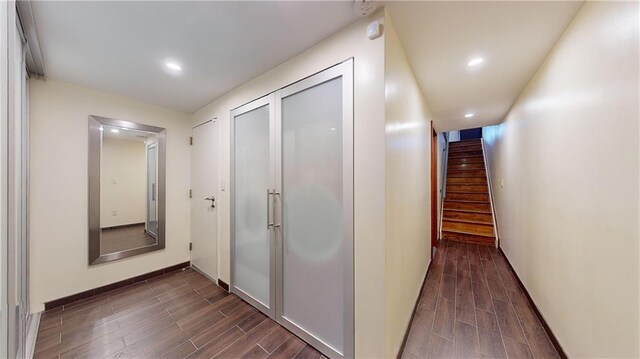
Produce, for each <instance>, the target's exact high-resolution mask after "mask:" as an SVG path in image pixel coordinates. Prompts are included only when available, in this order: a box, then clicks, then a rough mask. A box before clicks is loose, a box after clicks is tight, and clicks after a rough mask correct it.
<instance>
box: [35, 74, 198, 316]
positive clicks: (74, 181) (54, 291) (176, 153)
mask: <svg viewBox="0 0 640 359" xmlns="http://www.w3.org/2000/svg"><path fill="white" fill-rule="evenodd" d="M29 87H30V101H29V102H30V104H29V105H30V107H29V109H30V136H31V138H30V191H31V193H30V202H29V205H30V230H31V232H30V291H31V292H30V296H31V311H33V312H37V311H40V310H42V309H43V308H44V307H43V303H44V302H46V301H50V300H53V299H57V298H60V297H64V296H68V295H70V294H74V293H77V292H81V291H84V290H87V289H91V288H95V287H98V286H101V285H105V284H109V283H113V282H116V281H119V280H122V279H125V278H129V277H133V276H136V275H139V274H143V273H146V272H150V271H153V270H156V269H160V268H164V267H167V266H170V265H173V264H177V263H180V262H184V261H188V260H189V251H188V243H189V233H190V228H189V197H188V196H187V193H188V190H189V164H190V157H189V146H188V141H187V139H188V137H189V135H190V133H191V126H190V122H189V116H188V115H186V114H183V113H180V112H176V111H173V110H169V109H165V108H162V107H159V106H156V105H150V104H146V103H143V102H140V101H137V100H134V99H131V98H126V97H123V96H119V95H114V94H110V93H106V92H101V91H97V90H93V89H90V88H87V87H83V86H79V85H75V84H71V83H67V82H61V81H56V80H52V79H49V80H48V81H47V82H43V81H39V80H30V83H29ZM91 114H94V115H99V116H105V117H112V118H117V119H122V120H128V121H133V122H139V123H143V124H148V125H153V126H159V127H164V128H166V129H167V142H166V143H167V178H166V189H167V203H166V209H167V212H166V217H167V224H166V226H167V227H166V248H165V249H164V250H161V251H157V252H152V253H149V254H144V255H140V256H136V257H132V258H128V259H123V260H119V261H116V262H111V263H105V264H101V265H97V266H91V267H89V266H88V264H87V263H88V258H87V256H88V255H87V253H88V242H87V240H88V236H87V221H88V220H87V182H88V181H87V143H88V116H89V115H91Z"/></svg>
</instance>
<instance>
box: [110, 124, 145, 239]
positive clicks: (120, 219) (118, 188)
mask: <svg viewBox="0 0 640 359" xmlns="http://www.w3.org/2000/svg"><path fill="white" fill-rule="evenodd" d="M146 152H147V146H146V145H145V143H144V142H142V141H136V140H132V139H121V138H114V137H109V136H104V138H103V139H102V152H101V158H100V159H101V164H100V165H101V168H100V171H101V173H100V227H101V228H107V227H113V226H122V225H126V224H134V223H145V222H146V220H147V200H146V199H147V153H146ZM114 211H115V212H114ZM114 213H115V214H114Z"/></svg>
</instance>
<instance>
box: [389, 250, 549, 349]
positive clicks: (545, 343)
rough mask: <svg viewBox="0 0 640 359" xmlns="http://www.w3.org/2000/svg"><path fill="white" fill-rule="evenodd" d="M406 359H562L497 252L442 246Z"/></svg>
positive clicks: (416, 317)
mask: <svg viewBox="0 0 640 359" xmlns="http://www.w3.org/2000/svg"><path fill="white" fill-rule="evenodd" d="M402 357H403V358H410V359H413V358H453V357H456V358H480V357H482V358H486V357H491V358H506V357H509V358H559V357H560V356H559V355H558V353H557V352H556V350H555V349H554V347H553V344H552V343H551V341H550V340H549V338H548V336H547V334H546V333H545V331H544V329H543V327H542V324H541V323H540V321H539V320H538V318H537V316H536V314H535V312H534V311H533V309H532V308H531V306H530V304H529V301H528V300H527V297H526V296H525V294H524V292H523V291H522V289H521V288H520V286H519V284H518V281H517V279H516V278H515V277H514V275H513V273H512V272H511V270H510V269H509V266H508V264H507V261H506V259H505V257H504V256H503V255H502V253H500V252H499V251H498V250H497V249H495V248H493V247H488V246H480V245H476V244H465V243H461V242H453V241H446V240H444V241H442V242H441V243H440V250H439V251H438V252H437V254H436V256H435V257H434V259H433V262H432V264H431V268H430V270H429V274H428V276H427V279H426V282H425V284H424V287H423V288H422V293H421V295H420V299H419V304H418V306H417V308H416V312H415V314H414V317H413V321H412V322H411V328H410V331H409V336H408V338H407V342H406V345H405V347H404V352H403V354H402Z"/></svg>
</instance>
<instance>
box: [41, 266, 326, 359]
mask: <svg viewBox="0 0 640 359" xmlns="http://www.w3.org/2000/svg"><path fill="white" fill-rule="evenodd" d="M125 357H126V358H133V357H136V358H171V359H175V358H190V359H194V358H213V357H216V358H240V357H243V358H244V357H246V358H254V359H255V358H282V359H285V358H298V359H302V358H306V359H318V358H320V357H321V354H320V353H319V352H318V351H316V350H315V349H314V348H313V347H311V346H309V345H307V344H306V343H304V342H303V341H302V340H300V339H298V338H297V337H296V336H294V335H292V334H291V333H290V332H289V331H287V330H286V329H284V328H283V327H281V326H279V325H278V324H276V323H275V322H274V321H272V320H271V319H268V318H267V317H266V316H265V315H264V314H262V313H260V312H258V311H257V310H255V309H254V308H253V307H251V306H250V305H248V304H247V303H245V302H244V301H242V300H240V299H239V298H238V297H237V296H235V295H233V294H229V293H227V292H226V291H225V290H223V289H222V288H220V287H219V286H217V285H215V284H213V283H212V282H211V281H210V280H209V279H208V278H206V277H205V276H203V275H202V274H200V273H198V272H197V271H195V270H193V269H191V268H187V269H185V270H178V271H175V272H171V273H168V274H165V275H163V276H160V277H155V278H151V279H147V280H146V281H142V282H140V283H136V284H133V285H130V286H127V287H124V288H119V289H115V290H112V291H110V292H107V293H104V294H101V295H97V296H94V297H90V298H88V299H84V300H79V301H76V302H73V303H71V304H67V305H65V306H64V307H58V308H55V309H51V310H48V311H46V312H44V313H43V316H42V322H41V324H40V330H39V333H38V339H37V342H36V349H35V355H34V358H59V359H63V358H68V359H71V358H125Z"/></svg>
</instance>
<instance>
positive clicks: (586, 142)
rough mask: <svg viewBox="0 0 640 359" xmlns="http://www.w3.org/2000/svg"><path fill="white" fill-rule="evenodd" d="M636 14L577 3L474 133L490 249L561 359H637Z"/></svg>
mask: <svg viewBox="0 0 640 359" xmlns="http://www.w3.org/2000/svg"><path fill="white" fill-rule="evenodd" d="M638 17H639V9H638V3H637V2H635V3H632V2H615V3H613V2H612V3H606V2H587V3H586V4H585V5H584V7H583V8H582V9H581V11H580V12H579V13H578V15H577V16H576V18H575V19H574V21H573V23H572V24H571V25H570V26H569V27H568V29H567V30H566V31H565V33H564V34H563V35H562V36H561V38H560V39H559V41H558V43H557V45H556V47H555V48H554V50H553V51H552V52H551V54H550V55H549V56H548V58H547V59H546V62H545V63H544V65H543V66H542V67H541V68H540V69H539V71H538V73H537V74H536V76H535V77H534V78H533V79H532V81H531V82H530V84H529V85H528V87H527V88H526V89H525V91H524V92H523V94H522V95H521V96H520V98H519V99H518V101H517V102H516V103H515V105H514V106H513V108H512V109H511V111H510V112H509V114H508V116H507V118H506V121H505V122H504V123H503V124H501V125H498V126H494V127H490V128H485V130H484V139H485V145H486V149H487V154H488V162H489V163H488V166H489V169H490V173H491V176H492V183H493V195H494V200H495V204H496V214H497V220H498V226H499V232H500V236H501V238H500V239H501V247H502V249H503V250H504V252H505V254H506V256H507V257H508V259H509V261H510V262H511V264H512V265H513V266H514V268H515V270H516V272H517V273H518V276H519V277H520V279H521V280H522V281H523V283H524V285H525V286H526V287H527V289H528V291H529V293H530V294H531V296H532V298H533V300H534V302H535V303H536V305H537V307H538V308H539V309H540V311H541V312H542V315H543V316H544V318H545V320H546V321H547V322H548V324H549V325H550V327H551V329H552V330H553V332H554V334H555V336H556V337H557V338H558V340H559V342H560V344H561V345H562V347H563V348H564V350H565V352H566V353H567V354H568V355H569V357H576V358H579V357H639V356H640V348H639V346H640V343H639V342H640V331H639V314H640V313H639V308H638V306H639V303H640V298H639V295H638V293H639V283H640V278H639V267H638V262H639V252H638V251H639V246H638V242H639V240H638V239H639V238H640V228H639V220H638V219H639V218H640V211H639V208H638V203H639V195H640V193H639V188H638V184H639V176H638V172H639V167H640V166H639V163H638V159H639V154H640V146H639V137H640V136H639V130H640V128H639V122H640V121H639V120H638V119H639V117H640V113H639V105H640V104H639V98H640V93H639V92H640V91H639V89H638V86H639V84H638V78H639V76H640V73H639V70H638V64H639V60H640V59H639V52H640V49H639V46H638V44H639V36H638ZM502 179H504V187H502V186H501V181H502Z"/></svg>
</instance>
